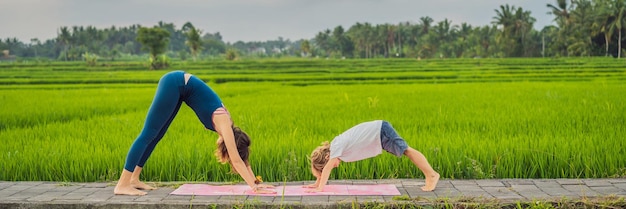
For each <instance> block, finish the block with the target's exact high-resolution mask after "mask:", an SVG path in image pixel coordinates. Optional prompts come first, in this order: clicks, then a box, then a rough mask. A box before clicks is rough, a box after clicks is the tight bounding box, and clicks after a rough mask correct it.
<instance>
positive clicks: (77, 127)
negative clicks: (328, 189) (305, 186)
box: [0, 58, 626, 182]
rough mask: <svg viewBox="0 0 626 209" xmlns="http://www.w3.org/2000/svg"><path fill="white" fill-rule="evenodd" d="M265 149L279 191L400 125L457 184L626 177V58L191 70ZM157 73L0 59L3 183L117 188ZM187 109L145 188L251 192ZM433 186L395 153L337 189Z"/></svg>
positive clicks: (283, 63)
mask: <svg viewBox="0 0 626 209" xmlns="http://www.w3.org/2000/svg"><path fill="white" fill-rule="evenodd" d="M176 69H182V70H186V71H188V72H190V73H193V74H195V75H197V76H198V77H200V78H201V79H203V80H204V81H206V82H207V83H208V84H209V85H210V86H211V87H212V88H213V89H214V90H215V91H216V92H217V93H218V94H219V95H220V96H221V98H222V100H223V102H224V104H225V105H226V107H227V108H228V109H229V111H230V112H231V115H232V118H233V120H234V122H235V124H236V125H237V126H240V127H241V128H242V129H243V130H245V131H246V132H247V133H248V134H249V135H250V137H251V138H252V147H251V149H252V151H251V152H252V153H251V156H250V163H251V165H252V169H253V171H254V172H255V174H257V175H261V176H262V177H263V179H264V180H265V181H270V182H276V181H279V182H280V181H302V180H312V179H314V177H313V175H311V172H310V165H309V162H308V159H307V155H309V154H310V152H311V151H312V150H313V149H314V148H315V147H316V146H318V145H319V144H320V143H321V142H323V141H326V140H328V141H330V140H332V139H333V137H334V136H336V135H338V134H340V133H342V132H343V131H345V130H347V129H348V128H350V127H352V126H353V125H356V124H358V123H360V122H364V121H368V120H376V119H384V120H387V121H389V122H390V123H391V124H392V125H393V126H394V128H395V129H396V130H397V131H398V133H399V134H400V136H402V137H403V138H404V139H405V140H406V141H407V142H408V144H409V145H410V146H411V147H413V148H415V149H417V150H419V151H421V152H422V153H423V154H424V155H425V156H426V157H427V158H428V160H429V162H430V163H431V165H432V166H433V168H435V170H437V171H438V172H439V173H440V174H441V176H442V177H443V178H448V179H482V178H615V177H626V148H625V147H626V146H625V145H626V143H625V141H626V140H625V138H626V61H624V60H619V59H612V58H576V59H574V58H561V59H549V58H546V59H539V58H535V59H451V60H414V59H379V60H322V59H293V60H277V59H274V60H248V61H235V62H227V61H211V62H180V63H177V64H176V65H175V66H173V67H172V68H170V69H169V70H176ZM169 70H157V71H155V70H147V67H146V66H145V63H140V62H137V63H132V62H124V63H122V62H120V63H116V62H113V63H104V64H101V65H98V66H93V67H88V66H86V65H85V64H84V63H82V62H58V63H57V62H52V63H31V64H28V63H19V64H18V63H0V106H1V107H2V108H0V142H1V143H0V171H1V172H0V180H3V181H72V182H91V181H115V180H117V178H119V174H120V172H121V171H122V168H123V164H124V160H125V157H126V154H127V152H128V149H129V147H130V145H131V143H132V142H133V140H134V139H135V137H136V136H137V135H138V134H139V132H140V130H141V128H142V126H143V122H144V119H145V117H146V113H147V111H148V107H149V106H150V103H151V101H152V97H153V96H154V93H155V90H156V88H155V87H156V84H157V81H158V79H159V78H160V76H161V75H163V74H164V73H166V72H167V71H169ZM216 139H217V134H215V133H213V132H211V131H207V130H205V129H204V128H203V125H202V124H201V123H200V121H199V120H198V119H197V118H196V116H195V114H194V113H193V111H192V110H191V109H190V108H188V107H187V106H183V108H181V111H180V112H179V114H178V116H177V117H176V119H175V120H174V122H173V124H172V125H171V127H170V129H169V131H168V132H167V134H166V135H165V137H164V138H163V139H162V140H161V142H160V143H159V145H158V146H157V148H156V149H155V151H154V153H153V155H152V157H151V158H150V159H149V161H148V163H147V164H146V167H145V169H144V171H143V179H144V180H146V181H241V179H240V177H239V176H238V175H236V174H232V173H230V172H229V170H230V168H229V166H228V165H223V164H220V163H218V162H217V160H216V158H215V156H214V150H215V147H216V146H215V140H216ZM381 178H423V175H422V173H421V172H420V171H419V170H418V169H417V168H416V167H415V166H414V165H413V164H412V163H411V162H410V160H409V159H408V158H396V157H394V156H392V155H390V154H386V153H383V154H381V155H379V156H377V157H375V158H370V159H366V160H363V161H359V162H353V163H342V165H341V166H340V167H338V168H337V169H336V170H335V171H334V172H333V173H332V175H331V179H381Z"/></svg>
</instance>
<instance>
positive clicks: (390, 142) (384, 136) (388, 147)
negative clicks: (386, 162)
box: [380, 121, 409, 157]
mask: <svg viewBox="0 0 626 209" xmlns="http://www.w3.org/2000/svg"><path fill="white" fill-rule="evenodd" d="M380 141H381V143H382V145H383V149H384V150H385V151H387V152H389V153H391V154H394V155H395V156H396V157H402V155H404V151H406V149H408V148H409V145H407V144H406V141H404V139H402V138H401V137H400V136H398V133H397V132H396V130H395V129H393V127H391V124H389V122H387V121H383V124H382V126H381V127H380Z"/></svg>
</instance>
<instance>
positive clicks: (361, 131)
mask: <svg viewBox="0 0 626 209" xmlns="http://www.w3.org/2000/svg"><path fill="white" fill-rule="evenodd" d="M382 124H383V121H382V120H375V121H369V122H363V123H360V124H358V125H356V126H354V127H352V128H350V129H348V130H347V131H345V132H343V133H342V134H340V135H339V136H336V137H335V138H334V139H333V141H332V142H330V158H331V159H332V158H339V159H340V160H341V161H344V162H354V161H358V160H363V159H366V158H370V157H374V156H376V155H379V154H380V153H382V151H383V146H382V144H381V141H380V128H381V126H382Z"/></svg>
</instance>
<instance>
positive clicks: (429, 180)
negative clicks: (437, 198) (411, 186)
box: [422, 173, 439, 192]
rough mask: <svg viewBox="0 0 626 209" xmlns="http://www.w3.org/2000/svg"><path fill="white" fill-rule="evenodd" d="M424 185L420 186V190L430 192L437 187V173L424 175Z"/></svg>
mask: <svg viewBox="0 0 626 209" xmlns="http://www.w3.org/2000/svg"><path fill="white" fill-rule="evenodd" d="M425 181H426V185H424V186H423V187H422V191H425V192H430V191H433V190H435V187H437V183H438V182H439V173H435V175H429V176H426V180H425Z"/></svg>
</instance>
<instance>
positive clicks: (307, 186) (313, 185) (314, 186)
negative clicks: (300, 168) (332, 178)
mask: <svg viewBox="0 0 626 209" xmlns="http://www.w3.org/2000/svg"><path fill="white" fill-rule="evenodd" d="M302 187H303V188H316V187H317V184H309V185H304V186H302Z"/></svg>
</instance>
